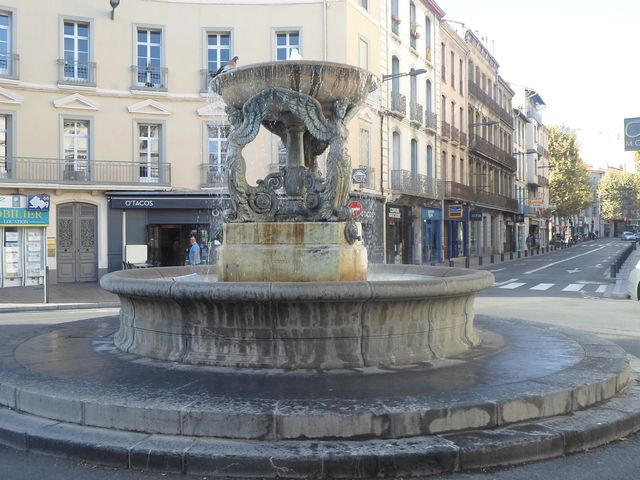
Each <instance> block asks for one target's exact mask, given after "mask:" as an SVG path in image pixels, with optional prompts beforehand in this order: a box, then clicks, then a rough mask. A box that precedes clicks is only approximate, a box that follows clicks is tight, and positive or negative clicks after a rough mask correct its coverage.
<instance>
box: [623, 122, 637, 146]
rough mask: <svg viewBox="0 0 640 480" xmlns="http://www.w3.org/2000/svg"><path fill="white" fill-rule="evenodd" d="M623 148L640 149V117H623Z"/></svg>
mask: <svg viewBox="0 0 640 480" xmlns="http://www.w3.org/2000/svg"><path fill="white" fill-rule="evenodd" d="M624 150H625V152H629V151H635V150H640V118H625V119H624Z"/></svg>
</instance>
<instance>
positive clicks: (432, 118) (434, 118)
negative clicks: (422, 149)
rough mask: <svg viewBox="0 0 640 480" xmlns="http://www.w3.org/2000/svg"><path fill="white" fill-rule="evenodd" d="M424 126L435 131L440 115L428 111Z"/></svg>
mask: <svg viewBox="0 0 640 480" xmlns="http://www.w3.org/2000/svg"><path fill="white" fill-rule="evenodd" d="M424 117H425V118H424V126H425V127H426V128H428V129H429V130H433V131H434V132H435V131H436V130H438V115H437V114H436V113H435V112H426V113H425V115H424Z"/></svg>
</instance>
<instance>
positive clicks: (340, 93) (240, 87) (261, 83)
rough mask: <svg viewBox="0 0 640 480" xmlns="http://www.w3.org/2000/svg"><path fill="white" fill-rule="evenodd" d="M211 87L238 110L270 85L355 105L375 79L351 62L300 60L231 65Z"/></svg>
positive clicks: (325, 101) (374, 85)
mask: <svg viewBox="0 0 640 480" xmlns="http://www.w3.org/2000/svg"><path fill="white" fill-rule="evenodd" d="M211 86H212V89H213V91H215V92H216V93H218V94H219V95H221V96H222V99H223V100H224V102H225V103H226V104H227V105H231V106H233V107H236V108H239V109H241V108H242V107H243V105H244V104H245V103H247V101H248V100H249V99H250V98H251V97H252V96H254V95H255V94H257V93H259V92H261V91H263V90H265V89H267V88H272V87H279V88H285V89H288V90H294V91H296V92H300V93H304V94H306V95H309V96H311V97H313V98H315V99H316V100H318V102H320V104H322V105H328V104H331V103H333V102H335V101H336V100H339V99H343V98H344V99H347V100H348V101H349V103H351V104H352V105H359V104H361V103H363V102H364V99H365V98H366V96H367V95H368V94H369V93H371V92H373V91H374V90H376V89H377V88H378V86H379V81H378V78H377V77H376V76H375V75H373V74H372V73H371V72H368V71H367V70H364V69H362V68H358V67H354V66H352V65H345V64H341V63H333V62H317V61H304V60H300V61H287V62H268V63H256V64H252V65H247V66H245V67H239V68H235V69H233V70H230V71H228V72H225V73H223V74H221V75H218V76H217V77H216V78H214V79H213V81H212V82H211Z"/></svg>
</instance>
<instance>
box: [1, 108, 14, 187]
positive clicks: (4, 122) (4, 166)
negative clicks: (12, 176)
mask: <svg viewBox="0 0 640 480" xmlns="http://www.w3.org/2000/svg"><path fill="white" fill-rule="evenodd" d="M10 123H11V117H10V116H9V115H0V178H7V177H8V176H9V158H8V157H9V151H10V145H9V128H10Z"/></svg>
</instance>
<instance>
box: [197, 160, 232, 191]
mask: <svg viewBox="0 0 640 480" xmlns="http://www.w3.org/2000/svg"><path fill="white" fill-rule="evenodd" d="M200 172H201V177H200V183H201V186H202V187H208V188H227V170H226V168H225V166H224V165H219V164H210V163H202V164H200Z"/></svg>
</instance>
